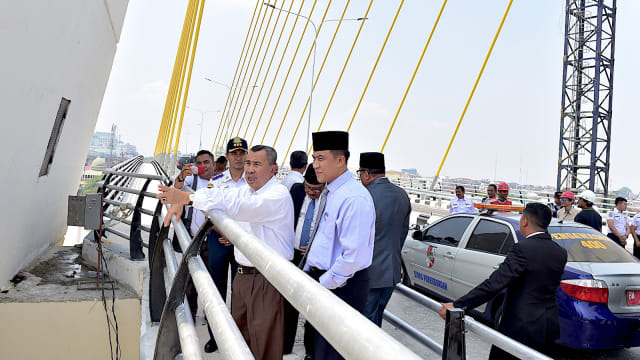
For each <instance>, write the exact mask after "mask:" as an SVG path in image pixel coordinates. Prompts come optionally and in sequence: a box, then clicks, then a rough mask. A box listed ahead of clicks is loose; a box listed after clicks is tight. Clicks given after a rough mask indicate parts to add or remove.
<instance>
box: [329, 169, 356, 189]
mask: <svg viewBox="0 0 640 360" xmlns="http://www.w3.org/2000/svg"><path fill="white" fill-rule="evenodd" d="M349 179H353V176H351V173H350V172H349V170H345V172H344V173H342V175H340V176H338V177H337V178H335V179H334V180H333V181H332V182H330V183H329V184H327V186H326V188H327V190H328V191H329V192H331V191H335V190H336V189H337V188H339V187H340V186H342V184H344V183H346V182H347V181H349Z"/></svg>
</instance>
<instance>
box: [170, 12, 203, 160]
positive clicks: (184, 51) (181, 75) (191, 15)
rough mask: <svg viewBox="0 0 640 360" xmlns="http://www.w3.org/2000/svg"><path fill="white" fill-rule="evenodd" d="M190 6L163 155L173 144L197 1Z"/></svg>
mask: <svg viewBox="0 0 640 360" xmlns="http://www.w3.org/2000/svg"><path fill="white" fill-rule="evenodd" d="M190 5H191V9H190V13H189V15H188V20H189V24H188V26H187V37H186V38H185V43H184V44H183V48H182V53H181V54H180V65H179V66H180V68H179V74H178V78H177V83H176V89H175V91H176V92H175V93H174V95H173V99H172V105H171V111H170V113H169V121H170V125H169V129H168V131H169V133H168V137H167V139H166V141H165V148H164V151H163V153H165V154H169V153H170V152H171V145H172V144H173V138H174V132H175V126H176V112H177V107H178V106H179V98H180V96H181V94H182V84H183V80H184V67H185V63H186V54H187V52H188V49H189V48H190V46H191V45H190V44H191V36H192V34H193V22H194V20H195V12H196V8H197V0H192V1H191V4H190Z"/></svg>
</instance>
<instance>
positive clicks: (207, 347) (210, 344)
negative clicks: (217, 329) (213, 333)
mask: <svg viewBox="0 0 640 360" xmlns="http://www.w3.org/2000/svg"><path fill="white" fill-rule="evenodd" d="M216 350H218V344H216V341H215V340H214V339H209V341H207V343H206V344H204V352H206V353H212V352H214V351H216Z"/></svg>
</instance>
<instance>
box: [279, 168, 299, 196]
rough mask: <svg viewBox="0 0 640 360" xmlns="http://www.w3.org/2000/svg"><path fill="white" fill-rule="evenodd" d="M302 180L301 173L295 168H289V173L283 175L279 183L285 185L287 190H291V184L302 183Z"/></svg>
mask: <svg viewBox="0 0 640 360" xmlns="http://www.w3.org/2000/svg"><path fill="white" fill-rule="evenodd" d="M303 182H304V176H302V174H301V173H299V172H297V171H295V170H291V171H289V174H288V175H287V176H285V178H284V179H282V181H281V184H282V185H284V186H286V187H287V190H289V191H291V187H292V186H293V184H297V183H303Z"/></svg>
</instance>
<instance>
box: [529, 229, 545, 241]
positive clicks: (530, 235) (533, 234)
mask: <svg viewBox="0 0 640 360" xmlns="http://www.w3.org/2000/svg"><path fill="white" fill-rule="evenodd" d="M538 234H544V231H537V232H534V233H532V234H529V236H527V239H528V238H530V237H532V236H535V235H538Z"/></svg>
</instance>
